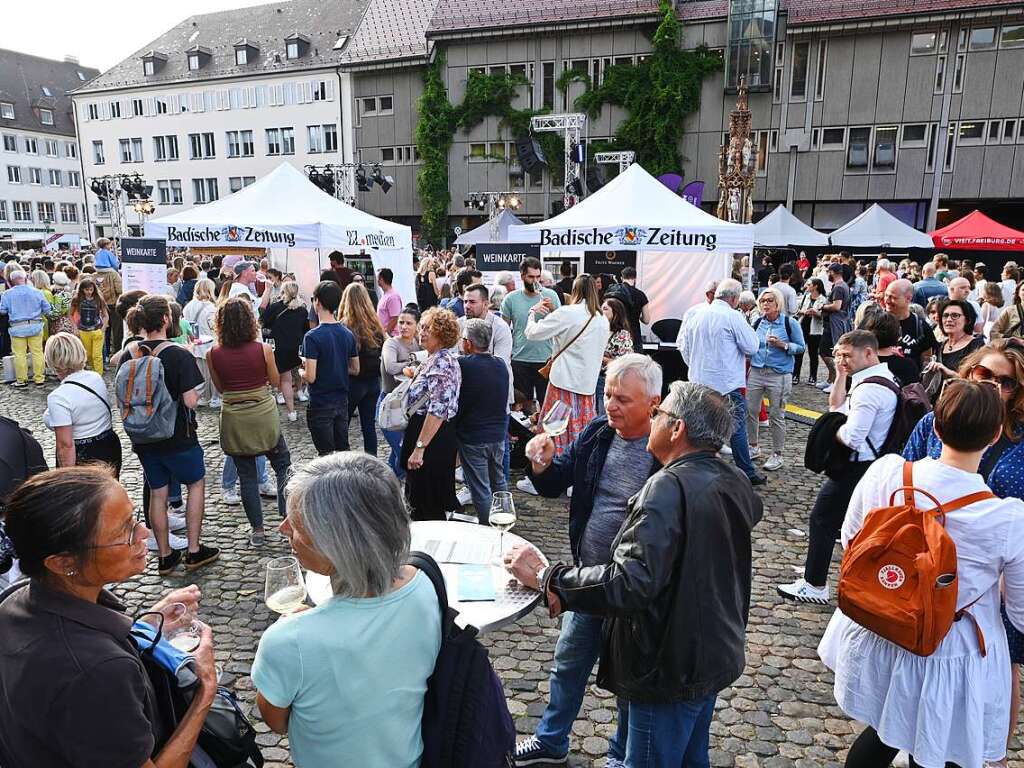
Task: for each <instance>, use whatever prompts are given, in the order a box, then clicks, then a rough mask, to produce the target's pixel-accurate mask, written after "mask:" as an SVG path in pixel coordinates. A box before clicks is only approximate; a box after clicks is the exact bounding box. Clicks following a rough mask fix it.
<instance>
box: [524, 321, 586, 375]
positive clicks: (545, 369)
mask: <svg viewBox="0 0 1024 768" xmlns="http://www.w3.org/2000/svg"><path fill="white" fill-rule="evenodd" d="M593 319H594V316H593V315H591V316H590V317H589V318H587V322H585V323H584V324H583V327H582V328H580V330H579V333H577V334H576V335H575V336H573V337H572V339H570V340H569V343H568V344H566V345H565V346H564V347H562V348H561V349H560V350H558V351H557V352H556V353H555V354H554V355H552V356H551V357H549V358H548V360H547V362H546V363H544V365H542V366H541V367H540V370H538V371H537V373H539V374H540V375H541V376H543V377H544V378H545V379H548V378H549V377H550V376H551V367H552V366H553V365H554V364H555V360H557V359H558V358H559V356H561V354H562V353H563V352H565V350H567V349H568V348H569V347H571V346H572V345H573V344H574V343H575V341H576V339H578V338H579V337H580V336H582V335H583V332H584V331H586V330H587V326H588V325H590V321H591V320H593Z"/></svg>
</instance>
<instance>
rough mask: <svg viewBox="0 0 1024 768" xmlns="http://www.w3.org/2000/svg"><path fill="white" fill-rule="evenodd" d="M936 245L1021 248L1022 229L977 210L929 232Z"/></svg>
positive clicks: (973, 248)
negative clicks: (1002, 222) (1007, 224)
mask: <svg viewBox="0 0 1024 768" xmlns="http://www.w3.org/2000/svg"><path fill="white" fill-rule="evenodd" d="M931 238H932V241H933V242H934V243H935V247H936V248H953V249H959V250H966V251H1024V232H1020V231H1018V230H1016V229H1011V228H1010V227H1007V226H1005V225H1003V224H1000V223H999V222H998V221H994V220H993V219H990V218H989V217H988V216H986V215H985V214H984V213H982V212H981V211H978V210H974V211H971V212H970V213H969V214H967V215H966V216H964V217H963V218H962V219H958V220H957V221H954V222H953V223H952V224H949V225H947V226H945V227H943V228H942V229H937V230H935V231H934V232H932V233H931Z"/></svg>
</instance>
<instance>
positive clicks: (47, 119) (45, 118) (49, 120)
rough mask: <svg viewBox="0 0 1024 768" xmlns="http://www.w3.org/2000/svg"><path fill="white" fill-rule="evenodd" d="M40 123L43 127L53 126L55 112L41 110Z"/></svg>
mask: <svg viewBox="0 0 1024 768" xmlns="http://www.w3.org/2000/svg"><path fill="white" fill-rule="evenodd" d="M39 122H41V123H42V124H43V125H53V110H52V109H40V110H39Z"/></svg>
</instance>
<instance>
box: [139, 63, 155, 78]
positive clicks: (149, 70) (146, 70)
mask: <svg viewBox="0 0 1024 768" xmlns="http://www.w3.org/2000/svg"><path fill="white" fill-rule="evenodd" d="M154 72H156V65H155V63H154V62H153V60H152V59H146V60H145V61H143V62H142V74H144V75H147V76H148V75H152V74H153V73H154Z"/></svg>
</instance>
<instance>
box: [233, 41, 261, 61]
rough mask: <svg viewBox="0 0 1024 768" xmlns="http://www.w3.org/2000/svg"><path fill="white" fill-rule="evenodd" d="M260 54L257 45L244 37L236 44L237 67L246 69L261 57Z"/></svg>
mask: <svg viewBox="0 0 1024 768" xmlns="http://www.w3.org/2000/svg"><path fill="white" fill-rule="evenodd" d="M259 52H260V49H259V47H258V46H257V45H256V44H255V43H251V42H249V41H248V40H247V39H246V38H244V37H243V38H242V39H241V40H239V41H238V42H237V43H235V66H236V67H244V66H246V65H248V64H252V63H253V62H254V61H256V58H257V57H258V56H259Z"/></svg>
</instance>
